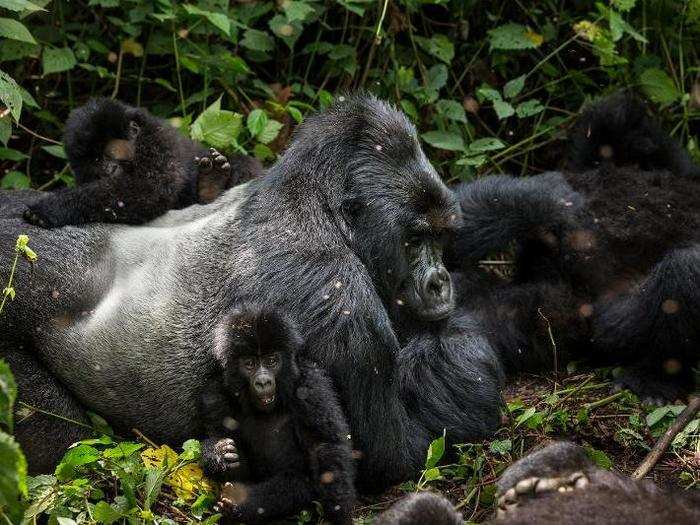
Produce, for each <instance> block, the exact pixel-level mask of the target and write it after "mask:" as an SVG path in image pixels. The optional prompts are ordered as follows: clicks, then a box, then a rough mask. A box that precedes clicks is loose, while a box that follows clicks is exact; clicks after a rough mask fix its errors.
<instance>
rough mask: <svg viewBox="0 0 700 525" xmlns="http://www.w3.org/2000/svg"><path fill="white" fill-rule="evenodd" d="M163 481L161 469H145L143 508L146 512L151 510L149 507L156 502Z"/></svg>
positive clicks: (163, 472) (163, 475) (163, 474)
mask: <svg viewBox="0 0 700 525" xmlns="http://www.w3.org/2000/svg"><path fill="white" fill-rule="evenodd" d="M164 479H165V471H163V470H161V469H154V468H148V469H146V488H145V498H144V499H145V501H144V506H145V507H146V510H148V509H150V508H151V505H153V503H154V502H155V501H156V498H157V497H158V494H159V493H160V488H161V486H162V485H163V480H164Z"/></svg>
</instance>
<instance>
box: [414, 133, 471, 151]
mask: <svg viewBox="0 0 700 525" xmlns="http://www.w3.org/2000/svg"><path fill="white" fill-rule="evenodd" d="M421 137H422V138H423V140H424V141H426V142H427V143H428V144H430V145H431V146H433V147H434V148H438V149H444V150H448V151H463V150H464V140H463V139H462V135H459V134H457V133H452V132H449V131H437V130H436V131H428V132H427V133H423V134H422V135H421Z"/></svg>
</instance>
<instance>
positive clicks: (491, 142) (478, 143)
mask: <svg viewBox="0 0 700 525" xmlns="http://www.w3.org/2000/svg"><path fill="white" fill-rule="evenodd" d="M505 147H506V145H505V144H503V142H501V141H500V140H499V139H497V138H495V137H486V138H483V139H477V140H475V141H474V142H472V143H471V144H469V148H468V151H469V153H483V152H485V151H495V150H499V149H503V148H505ZM533 413H534V412H533Z"/></svg>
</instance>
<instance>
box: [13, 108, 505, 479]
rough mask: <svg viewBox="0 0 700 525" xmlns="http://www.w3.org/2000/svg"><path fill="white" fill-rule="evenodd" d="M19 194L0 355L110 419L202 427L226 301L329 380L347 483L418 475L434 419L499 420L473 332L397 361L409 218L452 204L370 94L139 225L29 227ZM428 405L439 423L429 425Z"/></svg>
mask: <svg viewBox="0 0 700 525" xmlns="http://www.w3.org/2000/svg"><path fill="white" fill-rule="evenodd" d="M426 196H427V197H426ZM20 198H21V196H20V195H17V196H15V195H14V194H11V193H10V194H8V193H5V194H0V202H2V201H3V200H6V201H8V202H9V203H12V206H10V207H8V212H7V213H5V211H4V210H5V208H4V207H3V213H2V215H0V246H8V247H9V246H12V245H13V244H14V239H15V237H16V235H17V234H19V233H28V234H29V236H30V237H31V243H32V246H33V247H34V249H35V250H36V251H37V252H38V253H39V256H40V262H39V264H38V266H37V268H36V270H35V272H34V274H33V275H32V274H31V273H30V271H29V269H28V268H26V267H25V266H21V268H20V270H19V272H18V274H17V282H16V288H17V292H18V295H17V298H16V299H15V301H14V302H13V303H12V304H11V308H9V309H8V315H7V316H5V317H3V318H2V319H1V320H0V323H2V328H3V333H9V334H10V339H9V341H8V345H7V349H5V350H3V352H8V351H12V350H11V348H12V346H13V345H16V344H24V345H27V346H28V347H31V348H32V351H33V352H35V353H36V355H37V356H38V357H39V359H40V360H41V361H42V363H44V365H45V366H46V367H47V368H48V369H49V370H50V371H51V372H52V373H53V374H54V376H55V377H57V378H58V379H59V381H60V382H61V383H62V384H63V385H65V387H66V388H67V389H68V390H69V391H70V393H71V394H72V395H74V396H75V397H76V398H77V399H78V400H79V401H80V402H81V403H83V404H84V405H85V406H86V407H89V408H90V409H92V410H95V411H97V412H99V413H101V414H102V415H103V416H105V417H107V418H108V420H110V422H112V423H113V424H114V425H115V426H116V427H117V428H121V429H127V430H129V429H131V428H134V427H136V428H138V429H139V430H141V431H142V432H144V433H145V434H146V435H148V436H150V437H151V438H152V439H155V440H159V441H166V442H175V443H177V442H178V441H182V440H184V439H186V438H187V437H189V436H191V435H193V434H194V433H196V432H197V431H198V430H199V429H197V428H195V426H196V422H197V413H196V412H197V401H198V399H199V396H200V394H201V389H202V386H203V385H202V381H203V379H202V378H203V377H205V376H207V375H208V374H209V373H210V372H211V371H212V369H213V367H214V364H215V363H214V358H213V345H214V340H215V338H214V337H213V336H212V335H213V333H214V327H215V326H216V323H217V322H218V321H219V320H220V319H221V317H222V316H223V315H224V314H225V312H226V311H228V309H229V308H230V307H231V305H232V304H233V303H234V302H236V301H240V300H251V301H256V302H258V303H262V304H263V305H267V306H271V307H275V306H280V307H282V308H284V309H285V310H286V311H290V312H295V313H296V314H297V315H298V319H297V321H298V323H299V325H300V328H301V331H302V334H303V335H304V337H305V338H306V339H307V341H309V342H310V345H309V349H308V350H307V352H308V355H307V357H310V358H311V359H313V360H315V361H317V362H319V363H320V364H322V365H323V366H325V367H326V368H327V370H328V371H329V372H330V374H331V376H332V378H333V379H334V383H335V386H336V388H337V389H338V391H339V395H340V399H341V402H342V403H343V404H344V409H345V411H346V414H347V415H348V419H349V423H350V427H351V429H352V433H353V436H352V437H353V440H354V443H355V446H356V447H357V448H358V449H360V450H361V451H362V453H363V460H362V461H361V465H360V469H359V477H360V485H361V487H362V488H365V489H377V488H381V487H383V486H386V485H387V484H389V483H392V482H396V481H399V480H402V479H405V478H406V477H407V476H410V475H412V474H414V473H416V472H417V471H418V470H419V469H420V468H421V466H422V464H423V460H424V457H425V451H426V449H427V446H428V444H429V442H430V440H431V439H433V438H435V437H436V436H437V435H438V434H439V433H440V432H441V431H442V428H443V427H449V428H450V431H451V435H450V437H451V438H452V439H453V440H455V441H463V440H473V439H480V438H481V437H483V436H485V435H486V434H488V433H490V432H492V431H493V430H494V429H495V428H496V427H497V425H498V424H499V421H500V416H499V406H500V397H499V393H498V384H499V375H498V373H499V368H498V366H499V365H498V363H497V360H496V357H495V355H494V353H493V352H492V351H491V348H490V347H489V346H488V345H487V344H486V343H485V339H484V338H483V337H481V336H480V335H479V334H478V333H476V334H472V337H470V338H469V339H468V340H466V341H465V342H464V343H460V344H444V345H443V344H441V342H440V339H439V338H433V339H431V340H430V341H428V342H426V343H425V344H424V345H423V346H420V345H419V346H418V347H414V348H413V349H412V351H411V357H410V359H406V358H404V357H403V356H401V352H400V344H399V340H398V338H397V333H395V331H394V328H393V327H392V319H391V317H390V313H391V312H392V311H393V310H394V306H395V304H394V301H395V297H396V294H397V293H400V292H401V290H404V289H406V288H407V287H410V286H411V283H412V282H414V281H415V280H416V279H415V276H414V275H413V273H414V270H413V269H412V266H411V264H409V263H410V261H408V260H407V258H406V255H405V248H404V246H405V244H406V239H407V236H408V233H409V225H410V224H414V223H421V224H423V223H426V224H428V223H429V225H430V226H431V227H436V228H437V227H438V225H442V226H445V225H448V226H449V224H448V223H450V222H451V221H453V220H457V217H452V216H453V215H455V213H456V214H458V213H459V212H458V211H455V210H458V207H457V205H456V202H455V201H454V197H453V196H452V194H451V193H450V192H449V191H448V190H447V189H446V188H445V186H444V185H443V184H442V182H441V181H440V179H439V177H438V176H437V174H436V173H435V170H434V169H433V168H432V166H431V165H430V163H429V162H428V161H427V159H426V158H425V155H424V154H423V152H422V150H421V149H420V145H419V143H418V139H417V136H416V133H415V130H414V128H413V127H412V125H411V124H410V123H409V122H408V120H407V119H406V117H405V116H404V115H403V114H402V113H400V112H398V111H396V110H395V109H394V108H392V107H390V106H388V105H387V104H385V103H383V102H381V101H378V100H377V99H374V98H372V97H363V96H360V97H352V98H349V99H347V100H342V101H341V102H339V103H338V104H336V105H335V106H334V107H332V108H331V109H330V110H328V111H327V112H325V113H321V114H319V115H317V116H315V117H312V118H309V119H307V120H306V121H305V123H304V124H303V125H302V126H301V127H300V129H299V131H298V133H297V134H296V137H295V139H294V141H293V143H292V145H291V146H290V148H289V149H288V150H287V151H286V152H285V154H284V155H283V156H282V158H281V159H280V160H279V162H278V163H277V164H276V165H275V166H273V167H272V168H271V169H270V170H269V172H268V173H267V174H266V176H265V177H263V178H261V179H258V180H254V181H252V182H250V183H248V184H245V185H243V186H239V187H236V188H233V189H231V190H229V191H228V192H227V193H225V194H224V195H222V196H221V197H220V198H219V199H217V200H216V201H215V202H214V203H212V204H209V205H206V206H192V207H190V208H186V209H183V210H177V211H171V212H169V213H168V214H166V215H165V216H163V217H161V218H159V219H157V220H155V221H153V222H151V223H150V224H148V225H147V226H145V227H131V226H119V225H101V224H95V225H90V226H83V227H65V228H62V229H60V230H55V231H46V230H41V229H37V228H34V227H31V226H28V225H26V224H24V223H22V221H21V218H20V217H21V212H19V213H18V210H21V208H22V206H20V205H17V204H16V201H17V199H20ZM380 217H381V218H382V220H381V222H377V221H378V218H380ZM377 225H378V226H380V227H378V228H375V226H377ZM372 228H374V230H372ZM3 258H4V259H6V258H8V257H3ZM397 304H398V303H397ZM389 305H393V306H391V307H390V306H389ZM426 372H427V374H426ZM438 372H439V373H438ZM16 373H18V374H20V375H21V374H23V373H25V372H24V371H23V370H22V369H20V370H17V371H16ZM424 377H429V378H430V382H431V383H430V384H426V385H423V384H421V383H420V381H421V378H424ZM407 392H410V396H409V397H410V399H407V397H406V395H405V394H406V393H407ZM426 406H439V407H440V408H441V410H440V412H439V414H444V415H449V416H450V421H444V422H443V421H435V416H434V415H432V414H431V415H430V418H432V419H431V420H427V418H428V411H427V410H426V409H425V407H426ZM460 420H461V421H463V423H462V424H461V425H458V424H455V421H460ZM441 423H444V424H443V425H441ZM51 439H55V437H52V438H51ZM57 445H58V443H56V442H55V441H54V445H53V446H54V447H56V446H57ZM30 460H31V458H30Z"/></svg>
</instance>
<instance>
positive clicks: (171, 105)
mask: <svg viewBox="0 0 700 525" xmlns="http://www.w3.org/2000/svg"><path fill="white" fill-rule="evenodd" d="M698 42H700V0H683V1H680V0H608V1H603V0H601V1H597V2H596V1H590V2H556V1H553V0H544V1H526V0H516V1H505V0H496V1H486V0H277V1H272V0H235V1H233V2H230V1H228V0H226V1H224V0H191V1H188V2H172V1H169V0H149V1H141V0H79V1H72V2H67V1H65V0H61V1H48V0H31V1H30V0H0V187H1V188H26V187H34V188H41V189H47V188H49V187H60V186H62V185H72V184H73V178H72V176H71V174H70V170H69V169H68V167H67V165H66V161H65V153H64V151H63V148H62V144H61V141H60V136H61V130H62V125H63V122H64V121H65V119H66V116H67V115H68V113H69V111H70V110H71V109H73V108H75V107H77V106H78V105H80V104H83V103H84V102H85V101H86V100H87V99H88V98H89V97H91V96H107V97H115V98H120V99H123V100H125V101H126V102H128V103H131V104H136V105H142V106H145V107H148V108H149V109H150V110H151V111H152V112H154V113H155V114H157V115H160V116H162V117H165V118H169V119H170V121H171V122H172V123H173V125H175V126H177V127H179V128H180V129H181V130H182V132H183V133H185V134H188V135H190V136H191V137H193V138H195V139H196V140H199V141H201V142H203V143H206V144H208V145H211V146H213V147H216V148H218V149H219V150H221V151H224V152H231V151H239V152H245V153H249V154H252V155H255V156H256V157H258V158H260V159H261V160H263V161H264V162H268V163H269V162H272V161H274V159H275V157H276V155H277V154H278V153H279V152H280V150H281V149H282V148H283V147H284V145H285V144H286V142H287V140H288V138H289V136H290V133H291V131H292V129H293V128H294V126H295V125H296V124H297V123H299V122H301V121H302V120H303V118H304V116H305V115H306V114H307V113H308V112H309V111H312V110H315V109H318V108H323V107H325V106H327V105H328V104H329V103H330V102H331V101H332V100H333V96H334V95H333V94H335V93H342V92H344V91H351V90H354V89H365V90H369V91H372V92H374V93H376V94H377V95H379V96H381V97H383V98H388V99H390V100H393V101H394V102H395V103H396V104H398V105H399V106H400V107H401V108H402V109H403V110H404V111H405V112H406V113H407V114H408V115H409V117H410V118H411V119H412V120H413V121H414V122H415V123H416V125H417V127H418V129H419V131H420V134H421V137H422V139H423V140H424V141H425V143H426V145H427V151H428V153H429V155H430V157H431V160H432V161H433V162H434V163H435V165H436V166H437V167H438V168H439V169H440V170H441V172H442V173H443V174H444V177H445V179H446V180H447V181H450V182H454V181H457V180H469V179H471V178H473V177H476V176H479V175H482V174H485V173H490V172H510V173H519V174H525V173H536V172H538V171H542V170H546V169H551V168H555V167H557V166H558V165H559V164H560V163H561V160H562V159H563V158H564V155H563V149H562V140H561V139H562V138H563V136H564V132H565V130H566V127H567V125H568V124H569V123H570V122H571V121H572V120H573V118H575V116H576V114H577V112H578V111H579V109H580V107H581V105H582V104H583V103H584V102H585V101H586V100H587V99H589V98H591V97H596V96H599V95H601V94H603V93H605V92H608V91H611V90H615V89H618V88H620V87H627V86H632V87H634V88H636V89H638V90H639V91H641V92H643V93H644V94H645V95H646V96H647V97H648V98H649V100H650V101H651V102H652V104H654V105H655V106H656V108H657V109H658V115H659V116H660V117H661V118H663V119H664V120H665V121H666V123H667V124H668V126H669V128H670V129H672V132H673V134H674V135H675V136H676V137H677V138H678V139H679V140H680V141H681V142H682V143H683V144H684V145H685V146H686V147H687V148H688V149H689V151H690V152H691V154H693V155H695V156H696V158H698V160H700V149H699V148H698V130H699V129H700V124H699V122H700V80H699V79H700V67H698V64H699V63H700V60H699V57H698ZM15 248H16V251H15V254H14V256H15V259H14V261H15V264H17V263H18V261H19V259H20V257H24V258H26V259H27V260H29V261H32V260H33V257H35V256H34V254H33V252H31V249H30V248H28V245H27V242H26V239H24V240H22V242H21V243H20V240H18V243H17V246H16V247H15ZM8 279H9V281H8ZM2 282H3V285H5V283H7V284H6V286H4V290H3V298H2V302H3V305H4V307H5V308H7V307H8V305H9V306H11V303H8V304H5V302H6V300H8V301H9V300H11V299H12V297H13V296H14V293H15V292H14V289H13V288H12V275H9V276H4V275H3V276H2ZM2 308H3V306H0V310H2ZM608 386H609V373H608V371H599V372H597V373H596V374H576V373H571V374H569V375H568V376H567V377H563V378H559V382H557V383H553V382H552V380H551V379H547V378H540V377H525V378H522V379H520V380H519V381H518V382H516V383H515V384H514V385H511V386H510V387H509V391H508V393H507V398H508V405H507V406H508V411H507V412H508V413H507V416H508V417H507V422H506V423H504V426H503V429H502V430H501V431H500V432H499V435H498V436H496V437H495V438H494V439H493V440H491V441H487V442H483V443H472V444H463V445H461V446H459V450H458V454H457V457H456V458H455V459H451V460H450V463H448V464H445V463H444V461H443V462H442V463H441V460H444V455H445V453H446V451H445V444H444V438H438V439H437V440H436V441H435V442H434V443H433V445H432V446H431V448H430V450H429V451H427V456H426V465H425V471H424V472H423V473H422V475H421V477H420V479H418V480H415V481H413V482H410V483H406V484H404V485H403V486H402V487H400V488H397V489H396V490H395V491H393V492H391V493H389V494H387V495H385V496H383V497H382V498H381V499H379V500H373V501H365V502H362V503H361V505H360V506H358V509H357V512H356V516H357V520H358V523H363V522H369V521H370V517H371V515H373V514H374V513H375V512H376V511H378V510H380V509H382V508H384V507H386V506H387V505H388V504H389V503H390V502H391V501H393V500H394V499H396V497H398V496H400V495H401V492H403V491H411V490H417V489H420V490H424V489H430V490H440V491H442V492H443V493H445V494H446V495H447V496H448V497H449V498H451V499H452V501H453V502H454V503H455V504H456V505H457V506H458V507H459V508H461V509H463V510H464V511H465V513H466V516H468V517H469V518H470V519H471V520H475V521H477V520H481V519H482V518H484V517H485V516H486V515H488V513H489V512H490V510H491V508H492V500H493V495H494V492H495V485H494V483H495V481H496V479H497V477H498V475H499V474H500V472H502V470H503V469H504V468H506V467H507V466H508V465H509V464H511V463H512V462H513V461H515V460H516V459H517V458H518V457H520V456H521V455H523V454H524V453H525V452H526V451H527V450H528V449H529V448H530V447H531V446H532V445H533V444H535V443H537V442H540V441H542V440H544V439H548V438H551V437H566V438H573V439H575V440H576V441H578V442H583V443H585V444H587V446H588V450H589V453H590V454H591V457H592V458H594V459H595V460H596V461H597V462H598V464H600V465H602V466H605V467H606V468H609V467H611V466H614V467H615V468H619V469H622V470H623V471H625V472H627V473H629V472H631V471H632V470H633V469H634V467H635V466H636V465H637V463H638V462H639V460H640V459H641V455H642V454H644V453H645V452H646V451H647V450H648V449H649V447H650V445H651V444H653V442H654V440H655V439H656V437H658V436H659V435H660V434H661V433H662V432H663V431H664V430H665V429H666V428H667V427H668V425H669V424H670V423H671V422H672V421H673V419H674V417H675V416H676V415H677V414H678V413H679V411H680V410H681V409H682V407H679V406H667V407H660V408H648V407H643V406H641V405H640V404H639V403H638V402H637V400H636V399H635V398H634V397H633V396H631V395H630V394H628V393H618V394H614V395H610V394H609V390H608V388H607V387H608ZM15 398H16V386H15V383H14V380H13V379H12V375H11V373H10V371H9V369H8V367H7V365H6V364H4V363H2V362H0V522H2V521H3V520H4V521H5V522H10V523H19V522H20V521H21V520H22V519H25V520H27V522H29V523H35V522H38V521H39V520H40V519H43V517H44V516H48V517H49V523H51V524H52V525H54V524H60V525H72V524H73V523H107V524H109V523H173V522H176V523H213V522H215V521H216V520H217V517H216V515H214V514H212V506H213V501H214V499H213V498H214V494H216V490H217V488H216V486H215V485H213V484H210V483H209V482H207V481H206V480H203V479H202V478H201V471H199V470H198V468H197V466H196V461H197V457H198V454H199V449H198V444H197V443H196V442H194V441H188V442H187V443H185V444H184V445H183V451H182V452H179V453H178V452H175V451H173V450H171V449H168V448H165V447H160V446H158V445H159V444H154V443H150V442H149V441H148V439H147V437H144V436H136V437H135V438H134V436H131V437H129V436H123V438H126V439H127V441H125V440H124V439H122V438H118V437H116V436H113V435H112V434H111V432H110V431H109V429H108V427H106V425H105V424H103V423H100V422H99V420H98V419H97V418H96V419H95V422H96V433H95V438H94V439H91V440H88V441H84V442H82V443H79V444H76V445H75V446H74V447H72V448H71V449H70V450H69V451H67V452H66V455H65V457H64V459H63V461H62V463H61V464H60V465H59V466H58V468H57V469H56V471H55V472H54V473H52V474H47V475H43V476H38V477H27V476H26V464H25V461H24V458H23V456H22V453H21V451H20V449H19V447H18V446H17V443H16V442H15V441H14V439H13V438H12V430H13V415H12V408H13V406H14V403H15ZM18 409H19V414H20V415H19V417H27V416H28V415H30V414H31V412H32V410H33V408H32V407H27V406H22V405H21V404H20V406H19V407H18ZM128 439H137V441H128ZM699 456H700V420H698V419H696V420H694V421H692V422H691V423H690V424H689V425H688V426H687V427H686V429H685V430H684V431H683V432H681V433H680V434H679V435H678V436H677V437H676V439H675V441H674V443H673V446H672V450H671V452H670V453H669V454H667V455H666V456H665V459H664V461H663V462H662V463H661V464H660V465H658V466H657V467H656V473H657V476H658V477H659V478H661V479H662V480H665V481H668V482H672V483H676V484H679V485H681V486H683V487H697V486H699V485H700V475H699V474H698V469H697V462H698V457H699ZM313 510H314V509H309V510H308V511H305V512H303V513H302V514H301V515H300V516H299V517H298V520H299V522H300V523H309V522H313V521H314V520H316V517H315V516H316V515H315V514H314V512H313ZM23 516H24V518H23Z"/></svg>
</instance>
